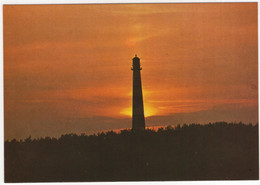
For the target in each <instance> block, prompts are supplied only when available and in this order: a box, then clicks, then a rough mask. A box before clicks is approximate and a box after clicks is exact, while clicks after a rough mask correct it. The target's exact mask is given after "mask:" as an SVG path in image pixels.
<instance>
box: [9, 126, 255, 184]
mask: <svg viewBox="0 0 260 185" xmlns="http://www.w3.org/2000/svg"><path fill="white" fill-rule="evenodd" d="M258 170H259V169H258V125H256V126H252V125H244V124H241V123H240V124H227V123H224V122H223V123H215V124H207V125H197V124H192V125H189V126H187V125H184V126H183V127H180V126H178V127H176V128H175V129H173V128H171V127H167V128H166V129H159V130H158V131H157V132H156V131H151V130H147V131H145V132H133V131H129V130H124V131H122V132H121V133H119V134H116V133H114V132H107V133H101V134H98V135H92V136H86V135H83V134H82V135H80V136H77V135H75V134H68V135H62V136H61V137H60V138H59V139H58V140H57V139H51V138H44V139H37V140H31V139H30V138H27V139H26V140H24V141H20V142H17V141H15V140H13V141H11V142H7V141H6V142H5V182H55V181H56V182H57V181H59V182H69V181H70V182H71V181H74V182H77V181H154V180H156V181H161V180H167V181H174V180H249V179H251V180H252V179H258V178H259V177H258V174H259V173H258Z"/></svg>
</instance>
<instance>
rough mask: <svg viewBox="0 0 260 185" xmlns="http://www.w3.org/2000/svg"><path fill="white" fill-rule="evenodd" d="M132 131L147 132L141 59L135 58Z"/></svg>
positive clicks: (133, 67) (133, 68)
mask: <svg viewBox="0 0 260 185" xmlns="http://www.w3.org/2000/svg"><path fill="white" fill-rule="evenodd" d="M132 70H133V95H132V96H133V104H132V111H133V112H132V130H145V120H144V105H143V93H142V82H141V70H142V68H141V66H140V58H138V57H137V55H135V57H134V58H133V66H132Z"/></svg>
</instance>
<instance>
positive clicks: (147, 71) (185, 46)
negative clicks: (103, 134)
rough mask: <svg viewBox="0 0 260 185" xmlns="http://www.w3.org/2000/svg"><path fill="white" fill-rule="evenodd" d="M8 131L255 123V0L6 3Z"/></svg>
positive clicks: (22, 134)
mask: <svg viewBox="0 0 260 185" xmlns="http://www.w3.org/2000/svg"><path fill="white" fill-rule="evenodd" d="M3 14H4V116H5V117H4V125H5V139H12V138H26V137H28V136H29V135H31V136H32V137H42V136H51V137H53V136H54V137H59V136H60V135H61V134H65V133H78V134H80V133H87V134H91V133H97V132H100V131H106V130H112V129H122V128H131V100H132V99H131V98H132V97H131V96H132V95H131V91H132V71H131V63H132V58H133V57H134V55H135V54H137V55H138V56H139V57H140V59H141V65H142V68H143V70H142V71H141V76H142V84H143V94H144V111H145V116H146V125H147V126H163V125H174V124H182V123H192V122H197V123H208V122H215V121H228V122H229V121H233V122H239V121H243V122H245V123H250V122H251V123H253V124H255V123H257V122H258V76H257V74H258V41H257V33H258V30H257V3H210V4H205V3H198V4H120V5H119V4H110V5H4V6H3Z"/></svg>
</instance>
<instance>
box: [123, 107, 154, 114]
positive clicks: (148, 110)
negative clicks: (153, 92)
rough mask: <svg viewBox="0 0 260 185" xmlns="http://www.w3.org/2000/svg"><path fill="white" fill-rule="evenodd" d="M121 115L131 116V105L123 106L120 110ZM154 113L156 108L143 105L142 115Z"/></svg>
mask: <svg viewBox="0 0 260 185" xmlns="http://www.w3.org/2000/svg"><path fill="white" fill-rule="evenodd" d="M120 114H121V115H123V116H127V117H132V107H131V106H130V107H127V108H124V109H123V110H122V111H121V112H120ZM154 115H156V110H155V109H154V108H153V107H150V106H145V105H144V117H150V116H154Z"/></svg>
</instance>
